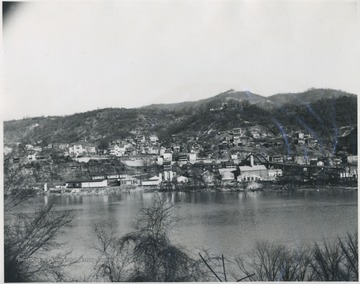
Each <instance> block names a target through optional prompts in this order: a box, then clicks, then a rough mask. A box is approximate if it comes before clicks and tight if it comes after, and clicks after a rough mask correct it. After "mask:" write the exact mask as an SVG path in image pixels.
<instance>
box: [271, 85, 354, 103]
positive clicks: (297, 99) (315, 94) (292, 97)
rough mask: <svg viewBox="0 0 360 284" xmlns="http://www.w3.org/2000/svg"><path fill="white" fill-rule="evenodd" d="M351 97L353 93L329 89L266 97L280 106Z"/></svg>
mask: <svg viewBox="0 0 360 284" xmlns="http://www.w3.org/2000/svg"><path fill="white" fill-rule="evenodd" d="M343 96H346V97H353V96H355V95H353V94H349V93H346V92H343V91H337V90H331V89H309V90H307V91H305V92H302V93H286V94H277V95H273V96H270V97H268V99H269V100H270V101H271V102H272V103H273V105H274V106H275V107H281V106H283V105H285V104H297V105H302V104H309V103H314V102H317V101H319V100H323V99H330V98H332V99H338V98H340V97H343Z"/></svg>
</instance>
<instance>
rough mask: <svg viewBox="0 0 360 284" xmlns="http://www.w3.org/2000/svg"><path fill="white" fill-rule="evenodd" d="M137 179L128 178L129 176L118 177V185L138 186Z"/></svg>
mask: <svg viewBox="0 0 360 284" xmlns="http://www.w3.org/2000/svg"><path fill="white" fill-rule="evenodd" d="M139 183H140V181H139V179H137V178H135V177H132V176H129V175H120V179H119V184H120V186H122V185H139Z"/></svg>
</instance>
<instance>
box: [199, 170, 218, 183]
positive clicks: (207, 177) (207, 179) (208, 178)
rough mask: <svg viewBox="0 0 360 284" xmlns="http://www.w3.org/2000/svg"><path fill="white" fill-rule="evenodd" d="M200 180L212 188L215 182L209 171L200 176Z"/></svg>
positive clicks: (213, 175) (212, 174)
mask: <svg viewBox="0 0 360 284" xmlns="http://www.w3.org/2000/svg"><path fill="white" fill-rule="evenodd" d="M201 176H202V179H203V181H204V183H205V184H206V185H208V186H212V185H214V184H215V181H216V177H215V174H214V173H212V172H210V171H204V172H203V173H202V174H201Z"/></svg>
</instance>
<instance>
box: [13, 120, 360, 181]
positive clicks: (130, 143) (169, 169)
mask: <svg viewBox="0 0 360 284" xmlns="http://www.w3.org/2000/svg"><path fill="white" fill-rule="evenodd" d="M349 129H350V128H349ZM345 130H346V129H345ZM132 134H134V135H133V137H129V138H126V139H121V140H114V141H111V142H110V143H109V145H108V148H107V149H102V150H99V149H98V148H97V147H96V146H95V145H94V144H91V143H89V142H87V141H81V142H79V143H74V144H65V143H54V144H48V145H47V146H44V147H41V146H39V143H38V144H37V145H31V144H26V145H25V147H24V148H25V151H26V157H22V158H25V160H26V162H28V163H33V162H42V161H48V160H51V159H52V157H53V156H52V153H54V152H57V153H62V154H63V155H64V156H68V157H70V158H72V159H73V160H74V161H77V162H85V163H87V162H89V161H90V160H91V159H109V158H112V159H113V158H118V159H119V160H121V162H123V163H124V164H126V165H128V166H130V167H134V168H136V167H144V166H145V165H146V164H147V165H149V164H150V165H157V166H159V167H161V169H162V170H161V171H160V172H158V173H157V174H156V175H153V176H152V177H150V178H149V177H147V179H145V178H142V177H139V176H130V175H121V176H120V175H119V176H117V175H98V176H97V177H95V176H94V177H92V178H91V179H90V180H78V181H68V182H66V187H69V188H82V187H106V186H109V185H118V186H145V187H146V186H159V185H160V184H161V183H163V182H172V183H188V182H193V181H194V180H197V181H199V182H203V183H204V184H207V185H212V184H215V183H217V182H221V184H231V183H234V182H236V183H237V182H249V181H271V180H275V179H277V178H278V177H280V176H282V175H283V170H282V167H281V166H280V167H279V166H277V165H283V164H296V165H300V166H303V167H304V168H305V167H306V166H316V167H337V166H339V165H341V164H342V165H344V163H347V164H348V165H349V168H351V170H349V171H346V172H342V173H341V174H340V178H347V177H356V178H357V156H350V155H348V157H347V161H344V160H343V159H342V158H339V157H331V158H330V157H328V158H318V157H316V156H311V155H298V156H297V155H293V156H288V155H284V154H269V155H267V154H263V157H264V159H265V160H266V161H267V162H268V163H267V164H264V163H259V162H254V155H249V153H265V152H266V149H271V150H272V151H271V152H272V153H274V152H275V153H276V152H278V153H281V152H282V151H280V150H279V151H276V149H278V148H279V149H280V148H281V147H282V148H284V147H285V146H286V145H284V143H293V144H294V145H298V146H301V147H309V148H311V147H317V146H318V143H319V142H318V141H317V140H316V139H315V138H314V137H313V136H312V135H311V134H308V133H304V132H301V131H296V132H293V133H291V134H289V135H287V134H285V133H280V134H278V135H274V134H273V133H269V132H268V131H266V130H265V129H262V128H261V127H260V126H247V127H243V128H233V129H230V130H227V131H214V130H209V131H208V132H207V133H206V137H207V139H201V138H200V137H198V136H194V137H181V136H179V135H172V137H171V139H170V140H169V141H166V142H164V141H160V140H159V138H158V136H157V135H155V134H152V135H143V134H142V133H141V132H140V131H135V132H134V133H132ZM9 149H10V148H9ZM17 159H20V158H17ZM14 161H15V160H14ZM242 161H247V162H246V164H242V163H241V162H242ZM269 165H271V166H269Z"/></svg>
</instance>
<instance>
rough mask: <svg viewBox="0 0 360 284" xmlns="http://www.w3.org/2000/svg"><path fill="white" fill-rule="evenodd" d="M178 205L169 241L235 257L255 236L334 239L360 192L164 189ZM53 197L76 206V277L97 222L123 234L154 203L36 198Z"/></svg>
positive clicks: (140, 197)
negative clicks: (185, 190)
mask: <svg viewBox="0 0 360 284" xmlns="http://www.w3.org/2000/svg"><path fill="white" fill-rule="evenodd" d="M162 194H164V195H165V196H166V198H167V199H168V201H169V202H173V203H174V204H175V205H176V206H175V208H174V211H173V217H174V220H175V222H174V228H173V230H172V231H171V236H170V238H171V241H172V242H173V243H174V244H177V245H181V246H182V247H183V248H184V249H186V250H188V251H189V252H192V253H194V252H196V251H198V250H199V249H207V250H209V251H211V252H212V253H214V254H217V255H221V254H224V255H225V256H226V257H228V258H233V257H235V256H237V255H238V254H239V253H243V252H245V251H249V250H250V249H251V248H252V247H253V245H254V244H255V242H256V241H257V240H259V241H260V240H269V241H272V242H274V243H276V244H285V245H288V246H290V247H298V246H306V245H311V244H313V243H314V242H315V241H317V242H322V241H323V240H324V239H325V240H327V241H334V240H336V238H337V237H338V236H340V237H341V236H344V235H345V234H346V231H348V230H350V231H352V230H354V229H355V228H357V224H358V219H357V216H358V213H357V191H345V190H344V191H342V190H336V191H305V192H298V193H293V194H287V193H279V192H251V193H247V194H246V195H245V194H244V193H236V192H187V193H185V192H172V193H162ZM50 198H51V199H53V200H54V202H55V204H56V208H57V209H58V210H68V209H74V210H75V212H76V220H75V221H74V226H73V227H72V228H69V229H67V231H66V234H63V235H61V236H60V240H61V241H66V242H67V246H68V247H69V248H72V249H73V255H74V256H79V255H84V258H87V261H84V262H82V263H79V264H77V265H76V266H75V268H73V271H71V272H72V274H73V275H74V277H78V276H81V275H84V276H85V275H88V274H89V271H90V270H91V265H92V264H91V261H90V260H91V259H93V258H95V257H96V253H95V252H94V251H92V250H90V249H89V248H88V247H87V244H89V243H91V242H92V241H93V238H92V236H91V235H90V228H91V225H92V224H93V223H94V222H98V221H100V222H105V221H108V222H111V223H112V224H114V226H118V228H119V231H120V234H125V233H127V232H130V231H131V230H132V228H133V227H132V226H133V225H134V223H135V221H136V216H137V214H138V212H139V210H140V209H141V208H144V207H149V206H151V204H152V201H153V198H154V193H143V192H133V193H122V194H117V195H63V196H50V197H47V196H45V197H39V198H37V199H35V200H33V201H32V206H33V205H34V204H36V203H43V202H49V199H50Z"/></svg>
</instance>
